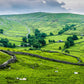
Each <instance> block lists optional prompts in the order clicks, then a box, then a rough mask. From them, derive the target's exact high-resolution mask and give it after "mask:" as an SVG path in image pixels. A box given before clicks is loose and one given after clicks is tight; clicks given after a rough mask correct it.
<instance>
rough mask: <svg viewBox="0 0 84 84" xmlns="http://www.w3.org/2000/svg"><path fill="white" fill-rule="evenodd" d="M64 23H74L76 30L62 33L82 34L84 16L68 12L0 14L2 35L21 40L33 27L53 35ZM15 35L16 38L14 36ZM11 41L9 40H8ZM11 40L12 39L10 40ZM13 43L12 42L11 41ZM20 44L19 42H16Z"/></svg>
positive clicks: (31, 32)
mask: <svg viewBox="0 0 84 84" xmlns="http://www.w3.org/2000/svg"><path fill="white" fill-rule="evenodd" d="M66 24H75V25H76V26H75V27H76V30H68V31H66V32H64V34H65V35H66V34H77V35H81V34H84V28H83V26H84V16H83V15H78V14H69V13H57V14H55V13H40V12H39V13H31V14H22V15H4V16H0V28H1V29H4V35H0V37H3V38H4V37H5V36H6V38H8V39H10V38H11V39H12V40H16V39H17V41H21V38H22V36H26V35H27V34H28V33H30V34H33V32H34V30H35V29H39V30H40V31H41V32H45V33H47V34H49V33H50V32H53V33H54V34H55V35H56V34H58V32H59V31H60V30H61V29H63V27H64V26H65V25H66ZM16 37H17V38H16ZM10 41H11V40H10ZM12 42H13V41H12ZM13 43H14V42H13ZM16 44H20V42H16Z"/></svg>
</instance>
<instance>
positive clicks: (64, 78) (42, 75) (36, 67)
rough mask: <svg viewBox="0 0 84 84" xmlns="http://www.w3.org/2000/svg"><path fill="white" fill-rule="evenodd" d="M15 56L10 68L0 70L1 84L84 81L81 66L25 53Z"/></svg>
mask: <svg viewBox="0 0 84 84" xmlns="http://www.w3.org/2000/svg"><path fill="white" fill-rule="evenodd" d="M44 55H45V54H44ZM16 57H17V59H18V62H16V63H14V64H10V66H11V69H9V68H7V69H5V70H0V83H1V84H23V83H24V84H28V83H29V84H43V83H44V84H51V83H53V84H56V83H57V84H67V83H68V84H79V83H80V84H83V82H84V80H83V76H84V75H83V74H84V72H83V70H84V67H83V66H76V65H69V64H63V63H58V62H52V61H47V60H43V59H39V58H35V57H31V56H26V55H16ZM55 71H58V72H55ZM74 72H78V73H79V74H74ZM17 77H19V78H24V77H26V78H27V80H26V81H21V80H17V79H16V78H17Z"/></svg>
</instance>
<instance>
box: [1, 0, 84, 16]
mask: <svg viewBox="0 0 84 84" xmlns="http://www.w3.org/2000/svg"><path fill="white" fill-rule="evenodd" d="M31 12H52V13H67V12H69V13H78V14H84V0H0V15H3V14H21V13H22V14H23V13H31Z"/></svg>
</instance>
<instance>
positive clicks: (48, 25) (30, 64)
mask: <svg viewBox="0 0 84 84" xmlns="http://www.w3.org/2000/svg"><path fill="white" fill-rule="evenodd" d="M66 24H68V25H72V24H74V25H75V28H76V30H73V29H69V30H68V31H65V32H64V33H63V34H61V35H57V34H58V32H59V31H60V30H62V29H63V28H64V27H65V25H66ZM0 29H3V30H4V33H3V34H0V39H1V38H8V39H9V41H10V42H11V43H15V44H16V45H20V44H21V42H22V37H23V36H27V35H28V34H31V35H33V34H34V31H35V29H39V30H40V31H41V32H44V33H47V35H49V33H50V32H52V33H53V34H54V35H53V36H47V37H46V38H45V41H46V43H47V45H46V46H44V47H42V48H41V50H29V48H30V47H16V48H4V47H0V49H2V50H7V51H15V52H26V53H31V54H36V55H40V56H42V57H44V58H45V57H46V58H49V59H54V60H55V59H56V60H60V61H66V62H71V63H78V64H84V36H81V35H84V15H78V14H70V13H57V14H55V13H41V12H39V13H31V14H21V15H2V16H0ZM73 34H77V36H78V38H79V39H78V40H76V41H75V45H74V46H72V47H70V48H68V49H67V50H68V51H69V52H70V53H69V54H70V55H74V56H76V57H77V58H78V59H79V60H81V62H80V61H79V60H78V59H77V58H74V57H73V56H70V55H65V54H63V53H65V51H62V49H63V48H64V42H65V41H66V39H67V37H68V36H72V35H73ZM81 37H82V39H80V38H81ZM49 40H55V41H56V42H55V43H49ZM59 40H62V41H64V42H58V41H59ZM59 47H61V48H62V49H61V50H59ZM42 50H50V51H55V52H59V53H49V52H44V51H42ZM14 55H15V56H16V58H17V62H16V63H11V64H9V67H7V68H4V69H0V84H23V83H24V84H56V83H57V84H83V83H84V80H83V78H84V75H83V74H84V66H78V65H71V64H64V63H60V62H53V61H49V60H44V59H40V58H36V57H32V55H31V56H30V55H26V54H25V55H23V54H14ZM9 58H10V56H9V55H7V54H5V53H2V52H0V64H2V63H3V62H5V61H7V60H8V59H9ZM74 72H78V74H75V73H74ZM17 78H26V79H27V80H25V81H24V80H19V79H17Z"/></svg>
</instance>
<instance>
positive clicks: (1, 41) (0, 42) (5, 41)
mask: <svg viewBox="0 0 84 84" xmlns="http://www.w3.org/2000/svg"><path fill="white" fill-rule="evenodd" d="M0 46H2V47H9V48H15V47H16V45H15V44H12V43H10V42H9V40H8V39H7V38H5V39H3V38H1V39H0Z"/></svg>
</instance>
